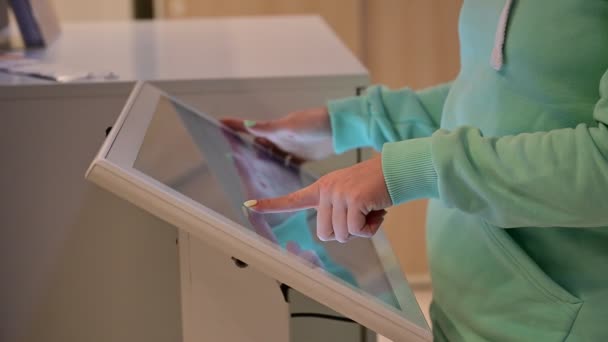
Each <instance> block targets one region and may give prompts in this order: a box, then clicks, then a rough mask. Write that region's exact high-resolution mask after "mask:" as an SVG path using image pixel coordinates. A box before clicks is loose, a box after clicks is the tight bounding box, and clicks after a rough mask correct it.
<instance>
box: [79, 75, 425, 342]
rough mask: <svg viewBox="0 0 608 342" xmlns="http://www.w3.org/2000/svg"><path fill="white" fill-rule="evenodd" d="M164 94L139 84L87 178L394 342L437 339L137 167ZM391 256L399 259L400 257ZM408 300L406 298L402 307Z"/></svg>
mask: <svg viewBox="0 0 608 342" xmlns="http://www.w3.org/2000/svg"><path fill="white" fill-rule="evenodd" d="M160 96H165V94H164V93H163V92H161V91H160V90H158V89H156V88H154V87H152V86H150V85H148V84H146V83H143V82H140V83H138V84H137V85H136V86H135V88H134V90H133V92H132V93H131V95H130V97H129V100H128V101H127V104H126V105H125V107H124V109H123V111H122V113H121V114H120V116H119V117H118V119H117V121H116V123H115V125H114V126H113V128H112V130H111V132H110V134H109V135H108V137H107V138H106V141H105V142H104V144H103V145H102V147H101V149H100V151H99V153H98V154H97V156H96V157H95V159H94V160H93V162H92V164H91V166H90V167H89V169H88V171H87V174H86V178H87V179H89V180H91V181H93V182H95V183H97V184H98V185H100V186H102V187H103V188H105V189H107V190H109V191H111V192H113V193H115V194H116V195H118V196H119V197H122V198H125V199H127V200H128V201H130V202H132V203H133V204H135V205H137V206H139V207H141V208H143V209H145V210H147V211H149V212H150V213H152V214H153V215H155V216H158V217H159V218H161V219H163V220H165V221H167V222H170V223H172V224H174V225H175V226H176V227H178V228H180V229H182V230H184V231H186V232H188V233H190V234H193V235H194V236H197V237H199V238H201V239H204V240H205V241H207V242H209V243H210V244H211V245H215V246H217V247H218V248H220V249H221V250H222V251H224V252H225V253H229V254H230V255H231V256H234V257H237V258H239V259H241V260H243V261H245V262H247V263H248V264H249V265H251V266H252V267H254V268H255V269H257V270H259V271H261V272H263V273H265V274H266V275H268V276H270V277H273V278H275V279H277V280H279V281H281V282H283V283H286V284H288V285H290V286H291V287H293V288H295V289H297V290H298V291H300V292H302V293H303V294H305V295H307V296H309V297H311V298H313V299H315V300H317V301H318V302H320V303H323V304H324V305H327V306H328V307H330V308H332V309H334V310H336V311H337V312H340V313H342V314H344V315H346V316H348V317H350V318H352V319H353V320H355V321H357V322H360V323H361V324H363V325H365V326H367V327H368V328H370V329H372V330H374V331H376V332H378V333H380V334H382V335H384V336H386V337H388V338H391V339H393V340H394V341H431V340H432V334H431V332H430V330H428V329H423V328H422V327H420V326H418V325H416V324H414V323H412V322H410V321H408V320H407V319H406V318H405V317H403V316H402V315H400V314H399V313H398V312H397V310H396V309H392V308H389V307H387V306H384V305H382V304H380V303H378V302H377V299H374V298H373V297H372V296H370V295H367V294H365V293H360V292H357V291H355V290H354V289H352V288H350V287H348V286H346V285H345V284H342V283H340V282H338V281H336V280H334V279H332V278H331V277H330V276H328V275H327V274H325V273H324V272H323V271H321V270H319V269H315V268H312V267H310V266H309V265H306V264H304V263H303V262H302V261H301V260H300V259H299V258H297V257H295V256H292V255H288V254H287V255H286V254H285V253H282V252H281V251H280V250H278V249H277V247H276V246H274V245H272V244H271V243H270V242H268V241H265V240H263V239H259V238H257V236H255V233H253V232H250V231H249V230H248V229H246V228H245V227H242V226H241V225H239V224H237V223H235V222H233V221H232V220H229V219H227V218H225V217H224V216H222V215H220V214H218V213H216V212H214V211H212V210H211V209H209V208H207V207H205V206H204V205H202V204H200V203H198V202H196V201H194V200H192V199H190V198H189V197H187V196H185V195H183V194H180V193H179V192H177V191H175V190H173V189H171V188H170V187H168V186H166V185H165V184H162V183H161V182H158V181H157V180H155V179H153V178H151V177H150V176H148V175H146V174H144V173H143V172H141V171H139V170H137V169H135V168H134V167H133V165H134V163H135V161H136V159H137V155H138V153H139V149H140V147H141V144H142V143H143V140H144V137H145V133H146V131H147V128H148V126H149V124H150V122H151V120H152V118H153V116H154V114H155V108H156V104H157V102H158V99H159V97H160ZM169 97H170V96H169ZM178 102H179V101H178ZM180 104H182V103H180ZM182 105H183V104H182ZM186 107H187V106H186ZM194 111H195V112H197V113H198V114H201V115H202V113H200V112H198V111H196V110H194ZM125 132H128V133H125ZM121 133H123V134H121ZM235 226H237V227H238V228H236V229H235ZM372 241H373V243H374V246H375V247H376V248H378V247H380V246H383V247H385V246H388V242H387V241H386V237H385V236H384V234H383V233H382V232H381V231H380V232H379V234H377V236H375V237H374V238H373V239H372ZM379 259H380V260H382V261H385V259H384V258H379ZM391 259H392V260H391V262H396V259H395V258H394V257H392V258H391ZM385 273H386V272H385ZM387 276H388V277H389V281H390V282H391V283H392V281H391V279H390V275H388V274H387ZM392 288H393V290H395V287H394V286H392ZM395 295H396V297H397V298H398V299H399V298H400V296H398V295H397V293H395ZM405 304H406V303H402V302H401V301H400V305H405ZM418 309H419V308H418Z"/></svg>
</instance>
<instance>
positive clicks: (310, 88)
mask: <svg viewBox="0 0 608 342" xmlns="http://www.w3.org/2000/svg"><path fill="white" fill-rule="evenodd" d="M62 31H63V32H62V35H61V37H60V38H59V39H58V40H57V41H56V42H54V44H53V45H51V46H50V47H49V48H47V49H45V50H36V51H28V52H27V53H26V55H27V56H28V57H31V58H35V59H39V60H40V61H42V62H45V63H47V64H49V65H57V66H58V67H61V68H69V69H72V70H75V71H82V72H91V73H107V72H112V73H113V74H114V75H116V76H117V77H118V78H114V79H110V80H102V79H94V80H91V81H79V82H76V83H66V84H60V83H55V82H50V81H46V80H41V79H36V78H29V77H22V76H14V75H8V74H2V73H0V108H1V110H0V117H1V118H2V123H3V134H1V135H0V155H2V156H4V159H5V162H4V163H3V167H2V169H1V170H0V187H2V189H3V195H2V204H3V205H2V207H1V209H0V217H1V218H2V220H3V222H2V224H3V227H5V229H3V230H2V233H0V234H1V236H0V250H1V251H2V252H1V253H0V254H1V255H2V257H1V258H0V277H1V278H2V279H3V282H2V284H1V285H0V296H1V298H0V302H1V303H2V309H0V311H1V315H0V316H1V317H2V322H1V326H0V340H2V341H5V340H6V341H19V342H22V341H40V340H44V341H63V342H64V341H82V340H87V341H109V340H111V341H119V342H120V341H142V340H145V341H163V342H164V341H176V340H181V339H183V340H184V341H195V340H209V341H213V340H217V341H259V340H265V341H275V340H276V341H285V336H286V334H289V333H290V332H289V328H288V327H289V325H288V324H287V323H288V319H289V318H288V317H289V316H288V315H287V312H288V310H293V311H298V312H301V311H313V312H316V311H318V307H319V306H317V305H315V304H314V301H311V300H308V299H307V298H306V296H300V295H299V294H297V292H292V293H291V301H292V305H291V306H290V307H288V305H287V304H286V303H285V302H284V300H283V296H282V293H281V291H280V287H279V284H277V282H276V280H275V278H276V277H269V276H268V275H265V274H264V273H258V272H256V271H255V268H253V267H247V268H244V269H241V268H237V267H236V266H235V264H234V262H233V260H232V259H231V258H230V257H231V256H234V255H228V254H223V253H221V252H217V251H216V250H217V246H208V244H209V242H206V241H203V240H201V239H200V238H199V237H197V236H193V235H191V233H186V232H181V231H180V232H179V233H178V230H176V228H175V227H174V226H173V225H172V224H169V223H166V222H165V221H163V220H161V219H158V218H156V217H155V216H154V215H150V214H149V213H147V212H146V211H144V210H141V209H139V208H138V207H137V206H134V205H132V204H130V203H129V202H128V201H125V200H123V199H120V198H118V197H116V196H114V195H111V194H109V193H107V192H106V191H105V190H102V189H100V188H98V187H97V186H95V185H93V184H91V183H90V182H87V181H85V180H84V179H83V174H84V172H85V170H86V169H87V166H88V165H89V164H90V162H91V160H92V159H93V157H94V156H95V153H96V152H97V150H98V148H99V146H100V145H101V144H102V142H103V141H104V139H105V131H106V129H107V128H108V127H109V126H112V125H113V124H114V122H115V120H116V118H117V117H118V115H119V113H120V112H121V109H122V108H123V107H124V104H125V102H126V101H127V97H128V96H129V94H130V92H131V91H132V89H133V87H134V85H135V83H136V81H138V80H148V81H151V82H152V84H154V85H156V86H158V87H159V88H161V89H163V90H164V91H166V92H168V93H170V94H172V95H173V96H175V97H176V98H178V99H179V100H181V101H183V102H185V103H188V104H190V105H192V106H194V107H195V108H196V109H198V110H201V111H203V112H205V113H208V114H212V115H215V116H223V115H239V116H242V117H245V118H249V119H254V120H259V119H268V118H271V117H278V116H280V115H284V114H285V113H287V112H289V111H291V110H296V109H301V108H306V107H312V106H318V105H320V104H323V103H324V102H325V101H326V100H328V99H331V98H338V97H344V96H350V95H354V94H355V92H356V89H357V88H358V87H361V86H365V85H366V84H367V83H368V76H367V71H366V70H365V68H364V67H363V66H362V65H361V64H360V63H359V62H358V61H357V60H356V59H355V58H354V57H353V55H352V54H351V53H350V52H349V51H348V50H347V49H346V47H345V46H344V45H343V44H342V43H341V42H340V41H339V40H338V39H337V38H336V36H335V35H334V34H333V33H332V32H331V30H330V29H329V28H328V26H327V25H326V24H325V23H323V22H322V20H320V18H318V17H275V18H241V19H237V18H229V19H208V20H183V21H181V20H175V21H167V22H164V21H154V22H137V23H133V22H129V23H127V22H125V23H82V24H65V25H62ZM355 161H356V157H355V154H347V155H344V156H341V157H340V158H337V159H333V160H331V161H329V162H327V163H321V164H319V165H316V166H314V167H313V171H314V172H317V173H323V172H326V171H328V170H330V169H334V168H337V167H343V166H347V165H350V164H352V163H354V162H355ZM176 241H178V243H177V244H176ZM210 247H211V248H210ZM214 247H215V249H214ZM243 284H246V285H247V286H246V288H247V289H248V290H247V291H243V290H242V288H243ZM296 305H297V306H301V307H295V306H296ZM305 306H309V307H305ZM310 306H312V307H310ZM323 310H326V309H323ZM268 322H273V325H272V329H271V328H270V327H268V326H267V325H262V324H268ZM290 326H291V334H292V335H291V336H292V338H291V340H293V341H304V340H317V341H322V340H323V339H322V338H317V337H316V336H319V335H321V336H325V337H326V338H327V340H350V336H354V338H357V339H358V338H360V334H359V332H360V328H359V327H357V326H356V325H354V324H350V323H345V322H332V321H323V320H319V319H315V318H310V319H309V318H297V319H293V320H292V321H291V325H290ZM332 329H335V330H332ZM353 331H354V332H353ZM313 333H318V335H314V336H315V337H311V335H307V334H313ZM334 333H335V334H334ZM260 334H263V336H267V337H268V338H267V339H266V338H261V337H260V336H262V335H260ZM332 334H334V335H333V336H332ZM349 334H350V335H349Z"/></svg>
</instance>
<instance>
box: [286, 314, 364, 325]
mask: <svg viewBox="0 0 608 342" xmlns="http://www.w3.org/2000/svg"><path fill="white" fill-rule="evenodd" d="M291 317H293V318H297V317H313V318H322V319H330V320H334V321H340V322H347V323H355V324H359V323H357V322H355V321H353V320H352V319H350V318H346V317H342V316H335V315H328V314H322V313H317V312H294V313H292V314H291Z"/></svg>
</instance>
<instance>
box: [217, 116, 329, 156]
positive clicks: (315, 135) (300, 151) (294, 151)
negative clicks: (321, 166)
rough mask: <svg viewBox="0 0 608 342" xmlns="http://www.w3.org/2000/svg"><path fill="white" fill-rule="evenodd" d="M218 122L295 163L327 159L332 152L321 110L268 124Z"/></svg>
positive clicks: (266, 122) (239, 120)
mask: <svg viewBox="0 0 608 342" xmlns="http://www.w3.org/2000/svg"><path fill="white" fill-rule="evenodd" d="M221 122H222V123H223V124H224V125H226V126H227V127H230V128H232V129H233V130H235V131H238V132H245V133H249V134H251V135H254V136H255V137H256V141H257V142H258V143H260V144H261V145H264V146H265V147H267V148H270V149H272V150H273V152H275V153H279V154H283V155H285V154H290V155H291V156H292V158H293V161H294V162H296V163H301V162H302V161H306V160H320V159H323V158H327V157H329V156H330V155H331V154H332V153H333V152H334V149H333V142H332V136H331V125H330V122H329V113H328V112H327V108H325V107H321V108H313V109H308V110H303V111H298V112H293V113H290V114H288V115H286V116H284V117H282V118H280V119H276V120H270V121H258V122H255V121H251V120H242V119H236V118H226V119H222V120H221Z"/></svg>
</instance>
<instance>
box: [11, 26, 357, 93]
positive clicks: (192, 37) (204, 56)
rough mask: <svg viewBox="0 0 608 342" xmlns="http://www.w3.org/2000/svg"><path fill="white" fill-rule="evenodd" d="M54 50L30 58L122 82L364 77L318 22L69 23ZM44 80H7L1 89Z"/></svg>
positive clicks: (347, 52) (54, 44)
mask: <svg viewBox="0 0 608 342" xmlns="http://www.w3.org/2000/svg"><path fill="white" fill-rule="evenodd" d="M62 30H63V33H62V35H61V37H60V38H59V39H58V40H57V41H56V42H55V43H53V44H52V45H51V46H50V47H49V48H47V49H43V50H38V51H30V52H28V53H29V54H30V55H31V56H32V57H35V58H39V59H40V60H42V61H44V62H50V63H57V64H59V65H62V66H66V67H69V68H70V69H75V70H78V71H89V72H105V71H112V72H114V73H116V74H118V75H119V77H120V79H119V81H127V82H132V81H136V80H153V81H158V80H200V79H227V78H228V79H229V78H258V77H269V78H272V77H297V76H317V75H325V76H327V75H334V76H343V75H364V74H366V73H367V71H366V70H365V68H364V67H363V65H362V64H361V63H360V62H359V61H358V60H357V59H356V58H355V57H353V54H352V53H351V52H350V50H349V49H348V48H347V47H346V46H345V45H344V44H343V43H342V42H341V41H340V40H339V39H338V38H337V36H336V35H335V34H334V32H333V31H332V30H331V29H330V27H329V26H328V25H327V24H326V23H325V22H324V21H323V20H322V19H321V18H320V17H318V16H268V17H230V18H213V19H186V20H154V21H124V22H101V23H92V22H91V23H66V24H63V25H62ZM37 83H45V81H40V80H32V79H31V78H24V77H11V76H7V75H6V74H2V73H0V85H9V86H14V85H19V84H28V85H31V84H37Z"/></svg>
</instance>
